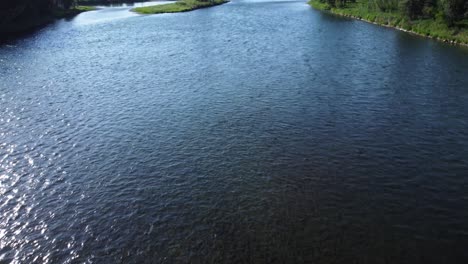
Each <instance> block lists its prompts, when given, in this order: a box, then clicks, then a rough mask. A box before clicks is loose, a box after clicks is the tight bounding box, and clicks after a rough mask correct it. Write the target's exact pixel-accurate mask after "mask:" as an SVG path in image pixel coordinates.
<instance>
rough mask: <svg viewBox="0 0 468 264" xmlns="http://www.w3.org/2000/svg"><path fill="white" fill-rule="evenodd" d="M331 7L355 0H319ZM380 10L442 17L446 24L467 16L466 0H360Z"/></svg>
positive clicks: (423, 16) (416, 17)
mask: <svg viewBox="0 0 468 264" xmlns="http://www.w3.org/2000/svg"><path fill="white" fill-rule="evenodd" d="M320 1H321V2H323V3H327V4H328V5H330V6H331V7H344V6H346V5H347V4H348V3H353V2H355V1H356V0H320ZM361 2H366V4H367V5H368V7H369V8H371V9H374V10H376V11H381V12H399V13H402V14H404V15H405V16H407V17H408V18H410V19H425V18H433V19H443V20H445V22H446V23H447V24H448V25H453V24H454V23H455V22H456V21H460V20H463V19H467V18H468V0H361Z"/></svg>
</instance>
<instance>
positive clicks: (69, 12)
mask: <svg viewBox="0 0 468 264" xmlns="http://www.w3.org/2000/svg"><path fill="white" fill-rule="evenodd" d="M93 10H96V7H94V6H75V7H74V8H71V9H56V10H53V11H52V15H53V17H55V18H65V17H72V16H76V15H78V14H79V13H83V12H87V11H93Z"/></svg>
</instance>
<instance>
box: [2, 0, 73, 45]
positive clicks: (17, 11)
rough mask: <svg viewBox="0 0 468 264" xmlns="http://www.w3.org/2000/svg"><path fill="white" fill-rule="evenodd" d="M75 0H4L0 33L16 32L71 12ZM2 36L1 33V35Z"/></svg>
mask: <svg viewBox="0 0 468 264" xmlns="http://www.w3.org/2000/svg"><path fill="white" fill-rule="evenodd" d="M74 5H75V0H4V1H2V5H0V33H3V34H4V33H14V32H19V31H24V30H27V29H30V28H34V27H37V26H40V25H43V24H45V23H47V22H49V21H51V20H52V19H53V18H54V17H63V16H66V15H67V14H71V8H72V7H73V6H74ZM0 37H1V35H0Z"/></svg>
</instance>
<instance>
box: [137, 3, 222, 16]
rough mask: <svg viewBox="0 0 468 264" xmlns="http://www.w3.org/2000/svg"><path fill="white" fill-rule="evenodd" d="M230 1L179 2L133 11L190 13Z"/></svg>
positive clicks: (141, 12) (146, 13)
mask: <svg viewBox="0 0 468 264" xmlns="http://www.w3.org/2000/svg"><path fill="white" fill-rule="evenodd" d="M227 2H229V1H227V0H207V1H200V0H179V1H177V2H174V3H170V4H163V5H154V6H145V7H137V8H133V9H132V10H131V11H133V12H135V13H138V14H142V15H152V14H164V13H180V12H188V11H192V10H196V9H201V8H207V7H212V6H217V5H222V4H225V3H227Z"/></svg>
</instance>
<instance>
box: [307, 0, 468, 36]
mask: <svg viewBox="0 0 468 264" xmlns="http://www.w3.org/2000/svg"><path fill="white" fill-rule="evenodd" d="M309 5H311V6H312V7H314V8H315V9H319V10H326V11H329V12H331V13H333V14H337V15H342V16H348V17H354V18H358V19H363V20H367V21H369V22H373V23H376V24H380V25H385V26H391V27H396V28H402V29H405V30H408V31H411V32H413V33H416V34H419V35H423V36H428V37H432V38H437V39H441V40H447V41H453V42H457V43H462V44H468V21H467V20H464V21H461V22H458V23H457V24H456V25H455V26H453V27H449V26H447V24H446V23H445V22H444V21H443V20H442V19H440V18H439V19H418V20H409V19H408V18H406V17H405V16H403V15H402V14H400V13H398V12H380V11H376V10H375V9H373V8H372V7H369V6H368V1H365V0H361V1H359V0H358V1H357V2H356V3H348V4H347V5H346V6H345V7H330V6H329V5H328V4H327V3H322V2H320V1H319V0H311V1H310V2H309Z"/></svg>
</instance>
